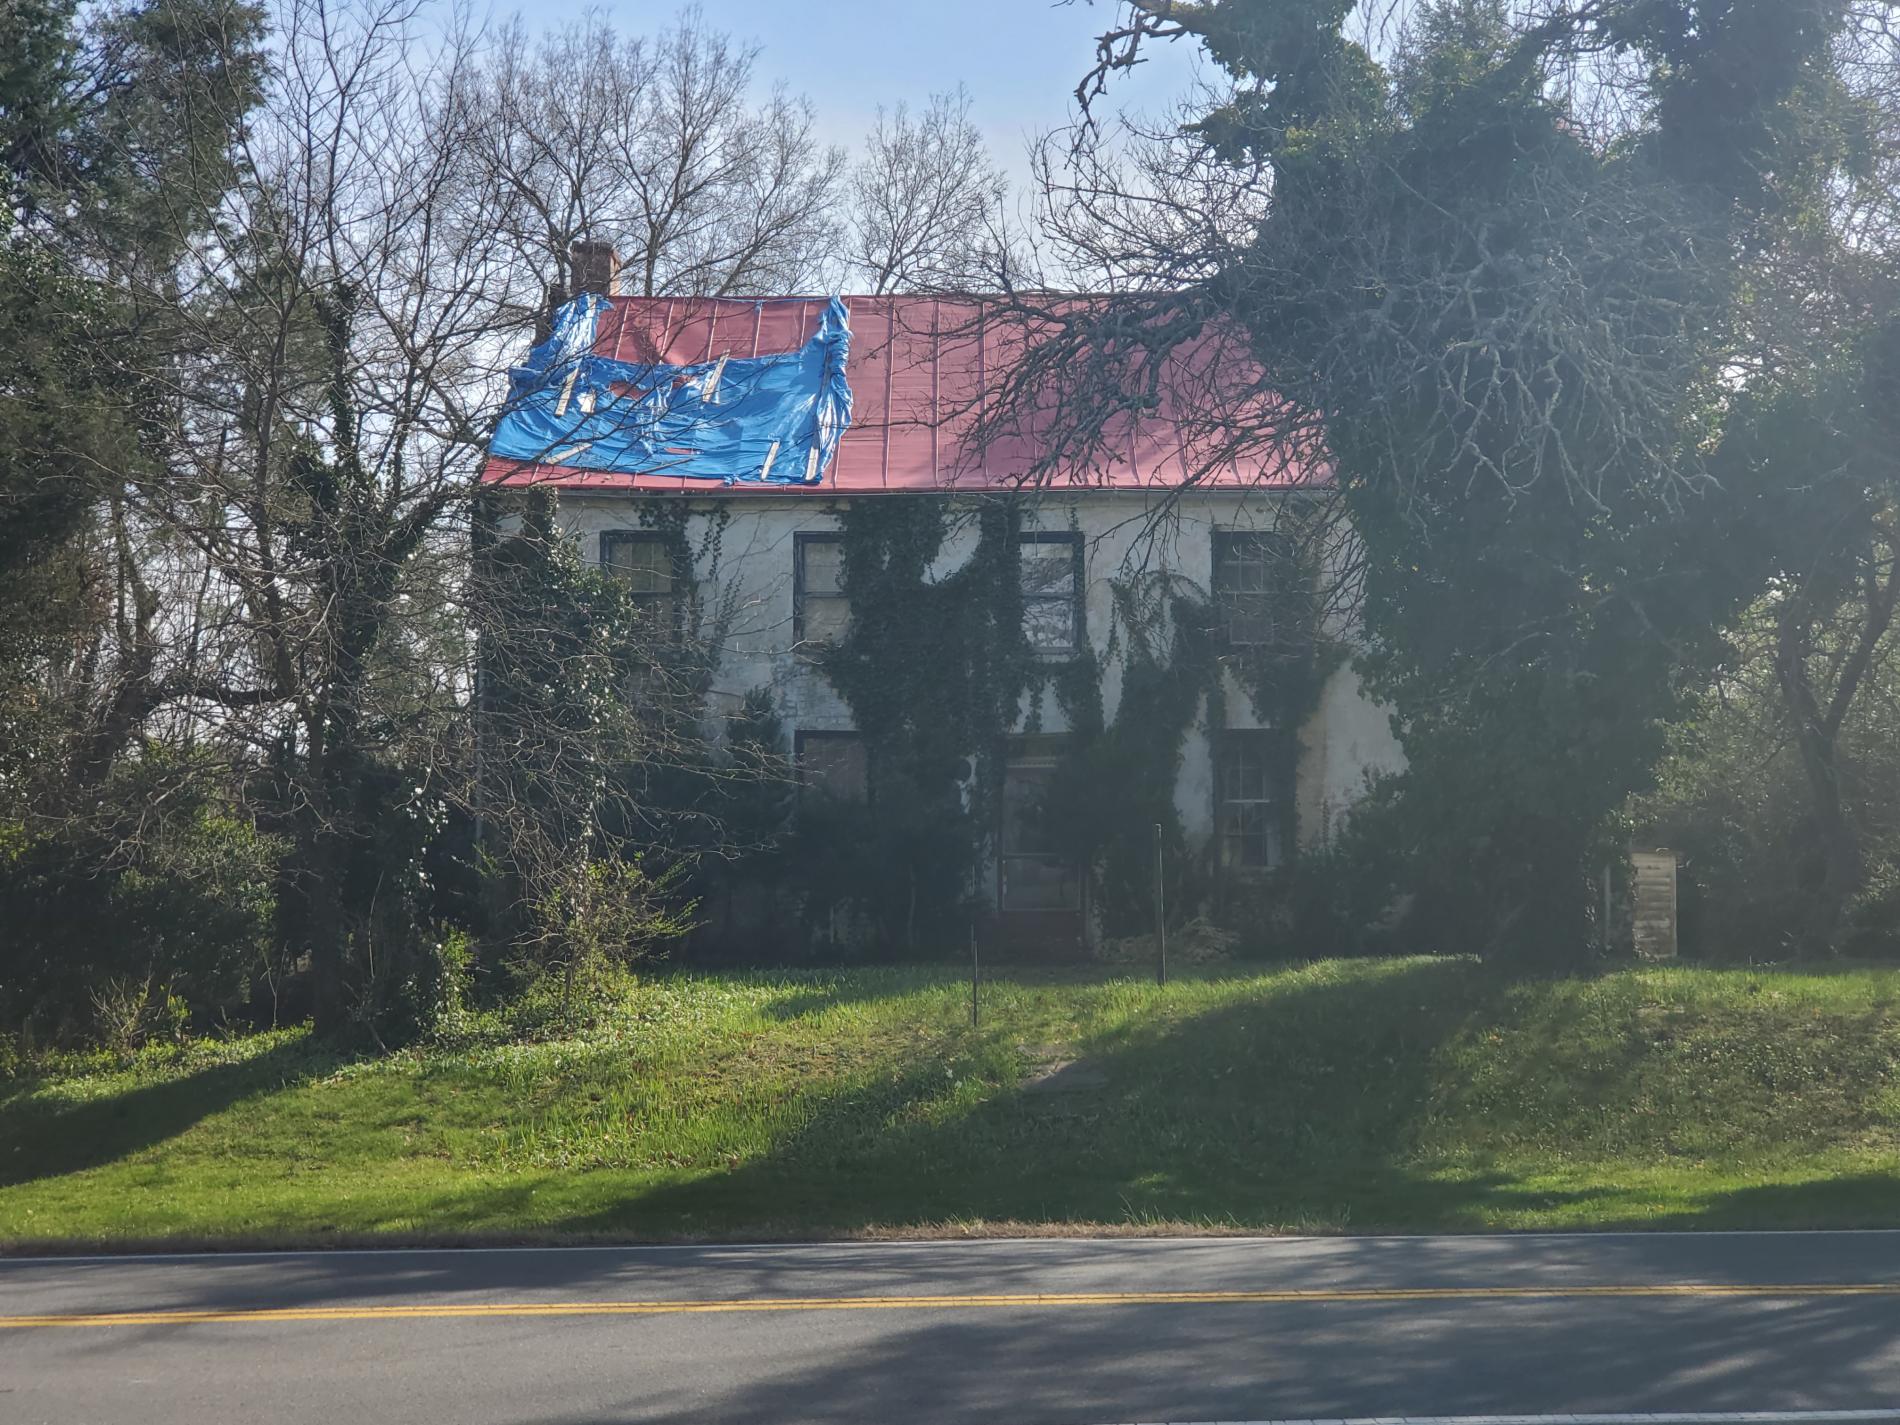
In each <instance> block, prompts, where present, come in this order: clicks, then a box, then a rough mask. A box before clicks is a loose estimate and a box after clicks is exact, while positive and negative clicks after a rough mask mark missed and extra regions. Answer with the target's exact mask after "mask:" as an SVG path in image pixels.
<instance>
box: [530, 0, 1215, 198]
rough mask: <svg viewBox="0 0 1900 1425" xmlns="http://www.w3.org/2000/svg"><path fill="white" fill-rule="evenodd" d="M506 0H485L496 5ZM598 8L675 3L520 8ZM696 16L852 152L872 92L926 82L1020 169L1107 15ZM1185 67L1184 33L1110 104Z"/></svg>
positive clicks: (917, 10) (717, 5)
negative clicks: (747, 51)
mask: <svg viewBox="0 0 1900 1425" xmlns="http://www.w3.org/2000/svg"><path fill="white" fill-rule="evenodd" d="M508 8H509V6H508V3H507V0H496V9H497V11H500V12H503V13H505V12H506V11H507V9H508ZM589 8H598V9H604V10H605V12H606V13H607V14H608V15H609V16H611V17H612V18H614V19H615V20H616V21H618V22H619V23H621V24H624V25H625V26H626V27H627V28H628V29H629V30H635V31H653V30H658V29H662V28H664V27H665V26H666V25H668V24H669V23H671V22H672V20H673V19H674V18H675V16H677V15H678V13H679V11H680V9H681V8H682V7H681V6H680V5H678V4H657V3H654V2H653V0H606V3H604V4H603V3H602V0H553V3H543V4H539V5H533V6H531V7H530V6H524V13H525V14H526V15H527V16H528V19H529V23H530V24H533V23H536V22H541V21H554V20H559V19H564V18H567V17H569V16H571V15H576V14H578V13H580V12H581V11H582V10H584V9H589ZM700 8H701V11H702V13H703V14H704V16H705V19H706V21H707V23H708V24H709V25H711V26H712V27H714V28H717V29H722V30H725V31H727V32H729V33H731V34H733V35H734V36H736V37H739V38H744V39H751V40H754V41H756V42H757V43H758V44H760V45H761V46H762V47H763V53H761V54H760V56H759V63H758V74H759V77H760V79H761V80H762V81H764V82H765V83H767V84H769V83H771V82H772V81H774V80H779V79H783V80H784V81H785V82H786V83H787V84H788V85H790V87H791V88H792V89H793V90H794V91H795V92H799V93H803V94H805V95H807V96H809V97H810V99H811V101H812V103H813V104H814V105H815V106H816V108H817V110H818V122H819V126H820V129H821V132H822V134H823V136H824V138H825V139H826V140H827V141H828V142H831V143H839V144H844V145H846V146H847V147H850V148H852V149H853V150H855V149H856V148H857V147H858V145H859V144H860V142H861V141H862V139H863V135H864V132H865V130H866V129H867V128H868V127H869V126H870V122H871V119H872V117H873V115H874V113H875V112H876V109H877V107H878V105H879V104H883V105H885V106H886V107H889V106H890V105H893V104H895V103H896V102H897V101H898V100H900V99H907V100H909V101H911V103H912V105H913V106H915V105H917V104H919V103H921V102H922V100H923V99H924V97H925V96H926V95H928V94H931V93H934V92H936V91H939V90H944V89H954V88H955V87H956V86H957V85H958V83H961V84H963V86H964V87H965V88H967V89H968V90H969V91H970V97H971V101H972V102H971V113H972V117H973V118H975V119H976V121H977V122H978V123H979V124H981V125H982V127H983V130H984V132H985V133H986V134H987V135H988V136H989V141H990V147H991V149H992V151H993V152H994V153H995V156H996V160H997V162H998V163H999V164H1001V165H1002V166H1003V167H1004V168H1005V169H1006V170H1007V171H1008V172H1009V173H1010V174H1011V176H1012V178H1015V179H1018V180H1020V179H1021V178H1022V176H1023V175H1024V174H1025V172H1026V165H1025V163H1024V159H1023V153H1024V149H1025V147H1026V143H1027V140H1028V138H1029V136H1030V135H1032V134H1034V133H1037V132H1039V131H1044V130H1048V129H1054V128H1059V127H1061V126H1063V125H1064V124H1066V123H1068V122H1069V115H1070V110H1071V107H1072V105H1073V102H1074V91H1075V86H1076V83H1077V81H1078V80H1080V79H1081V77H1082V75H1083V74H1084V73H1085V72H1086V71H1087V70H1088V68H1089V65H1090V64H1091V63H1092V61H1093V58H1094V53H1095V47H1094V40H1095V36H1096V34H1098V33H1099V32H1100V31H1101V30H1102V29H1104V28H1106V27H1107V26H1108V25H1109V24H1111V23H1113V21H1114V18H1115V14H1116V12H1117V10H1118V8H1119V7H1118V6H1117V5H1115V4H1112V3H1109V0H1094V3H1089V0H1075V3H1073V4H1067V5H1062V4H1051V3H1049V0H807V2H806V3H799V0H701V4H700ZM1198 68H1199V65H1198V62H1197V60H1196V59H1195V51H1194V50H1193V49H1192V48H1190V47H1189V46H1187V45H1185V44H1180V43H1177V44H1175V45H1173V46H1169V47H1165V48H1164V49H1163V50H1161V51H1159V52H1158V53H1157V54H1156V57H1155V59H1154V60H1153V61H1151V62H1150V63H1148V64H1147V65H1144V66H1143V67H1142V68H1141V69H1140V70H1137V71H1136V72H1135V73H1134V74H1133V75H1129V76H1124V77H1123V78H1122V79H1121V80H1120V81H1119V82H1118V83H1117V85H1116V87H1115V91H1114V92H1115V95H1116V98H1117V102H1118V104H1119V105H1121V106H1122V107H1125V108H1127V109H1129V110H1131V111H1134V112H1146V113H1159V112H1163V111H1165V110H1166V109H1168V108H1169V106H1170V104H1171V102H1172V101H1173V100H1174V99H1175V98H1177V97H1178V96H1180V95H1182V94H1183V93H1185V92H1186V91H1187V90H1189V89H1190V88H1191V87H1192V85H1193V83H1194V79H1195V75H1196V73H1197V70H1198Z"/></svg>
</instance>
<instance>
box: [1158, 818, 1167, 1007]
mask: <svg viewBox="0 0 1900 1425" xmlns="http://www.w3.org/2000/svg"><path fill="white" fill-rule="evenodd" d="M1167 909H1168V907H1167V900H1166V896H1165V893H1164V892H1163V890H1162V887H1161V823H1160V822H1158V821H1157V822H1156V823H1155V948H1156V950H1157V952H1158V953H1159V957H1160V958H1159V962H1158V964H1157V966H1156V972H1155V983H1156V984H1158V985H1165V984H1166V983H1167V982H1168V915H1167Z"/></svg>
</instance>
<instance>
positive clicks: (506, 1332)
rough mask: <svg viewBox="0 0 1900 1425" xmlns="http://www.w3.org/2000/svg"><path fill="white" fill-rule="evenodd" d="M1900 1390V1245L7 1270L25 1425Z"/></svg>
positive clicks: (1879, 1397)
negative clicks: (39, 1423) (41, 1423)
mask: <svg viewBox="0 0 1900 1425" xmlns="http://www.w3.org/2000/svg"><path fill="white" fill-rule="evenodd" d="M1897 1407H1900V1233H1813V1234H1759V1235H1757V1234H1704V1235H1631V1236H1588V1237H1563V1236H1537V1237H1441V1238H1421V1237H1411V1238H1396V1237H1395V1238H1377V1237H1374V1238H1349V1239H1300V1240H1277V1241H1273V1240H1231V1239H1230V1240H1206V1239H1202V1240H1171V1241H1107V1242H1102V1241H1097V1242H1083V1241H1041V1242H966V1243H914V1244H846V1245H831V1246H805V1247H799V1246H759V1247H676V1248H664V1247H660V1248H654V1247H648V1248H624V1249H623V1248H611V1249H591V1248H588V1249H571V1250H515V1251H477V1252H350V1253H332V1254H321V1253H310V1254H282V1255H275V1254H273V1255H252V1256H228V1257H216V1256H200V1257H156V1258H86V1259H66V1260H59V1259H40V1260H11V1261H7V1260H0V1422H3V1425H34V1423H35V1422H42V1421H45V1422H59V1425H85V1423H86V1422H113V1425H116V1422H121V1421H127V1422H129V1421H138V1422H140V1425H186V1422H190V1425H208V1422H219V1421H227V1420H246V1421H252V1420H255V1421H273V1422H291V1423H292V1425H296V1423H297V1422H316V1425H383V1422H405V1425H409V1422H428V1421H454V1422H460V1425H499V1422H510V1425H529V1423H530V1422H532V1425H544V1422H545V1425H553V1422H580V1421H589V1422H595V1421H623V1420H624V1421H633V1420H692V1421H703V1422H714V1421H773V1422H782V1421H806V1420H813V1421H817V1420H822V1421H840V1422H866V1423H867V1425H871V1423H872V1422H875V1425H885V1422H906V1425H908V1422H922V1423H923V1425H928V1422H939V1421H956V1422H965V1421H984V1422H1010V1425H1098V1422H1109V1421H1128V1420H1135V1421H1177V1420H1179V1421H1203V1420H1224V1421H1233V1420H1242V1421H1253V1420H1266V1419H1315V1418H1324V1419H1334V1420H1336V1419H1339V1418H1340V1417H1384V1418H1388V1419H1389V1418H1394V1417H1418V1416H1432V1417H1443V1416H1459V1417H1466V1416H1496V1415H1538V1416H1542V1415H1576V1414H1597V1413H1605V1414H1617V1413H1624V1412H1628V1413H1649V1412H1665V1413H1677V1414H1682V1413H1696V1414H1724V1413H1740V1412H1830V1411H1831V1412H1842V1411H1879V1412H1884V1416H1882V1417H1876V1416H1862V1417H1860V1418H1861V1419H1863V1420H1872V1419H1876V1418H1887V1419H1891V1420H1894V1421H1896V1422H1900V1408H1897Z"/></svg>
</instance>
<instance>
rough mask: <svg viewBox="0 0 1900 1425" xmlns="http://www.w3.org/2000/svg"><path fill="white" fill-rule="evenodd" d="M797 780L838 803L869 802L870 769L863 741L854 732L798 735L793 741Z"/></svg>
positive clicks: (805, 733) (802, 733)
mask: <svg viewBox="0 0 1900 1425" xmlns="http://www.w3.org/2000/svg"><path fill="white" fill-rule="evenodd" d="M792 755H793V757H794V758H795V759H796V761H797V763H798V780H799V781H800V782H801V783H802V784H803V785H804V786H805V787H806V788H807V789H808V790H810V791H813V792H818V793H821V794H822V795H824V796H828V797H835V798H836V799H837V800H839V801H841V802H862V801H867V800H869V797H870V790H871V778H870V766H869V763H868V761H867V759H866V757H865V754H864V739H863V738H862V737H859V736H858V734H857V733H855V732H801V733H799V734H798V735H797V737H796V738H794V739H793V748H792Z"/></svg>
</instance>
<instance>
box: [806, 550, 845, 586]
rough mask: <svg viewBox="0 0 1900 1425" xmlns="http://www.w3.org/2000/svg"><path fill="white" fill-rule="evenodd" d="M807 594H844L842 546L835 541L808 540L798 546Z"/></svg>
mask: <svg viewBox="0 0 1900 1425" xmlns="http://www.w3.org/2000/svg"><path fill="white" fill-rule="evenodd" d="M800 554H801V558H802V559H803V565H802V571H803V575H804V582H803V583H802V584H801V586H800V587H801V588H802V589H803V590H804V592H805V593H807V594H842V593H843V592H844V544H843V542H842V541H841V540H836V539H808V540H805V541H804V542H803V544H802V545H801V546H800Z"/></svg>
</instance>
